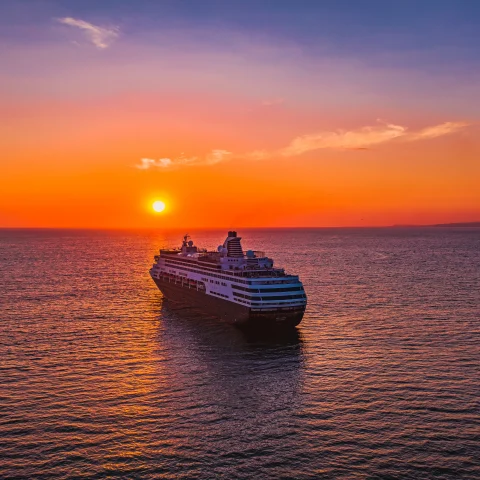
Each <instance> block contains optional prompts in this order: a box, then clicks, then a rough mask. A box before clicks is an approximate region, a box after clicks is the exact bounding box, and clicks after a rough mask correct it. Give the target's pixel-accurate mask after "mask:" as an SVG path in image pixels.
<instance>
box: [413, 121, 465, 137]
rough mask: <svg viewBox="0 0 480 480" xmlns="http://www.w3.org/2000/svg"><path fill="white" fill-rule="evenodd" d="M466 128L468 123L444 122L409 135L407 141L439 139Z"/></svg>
mask: <svg viewBox="0 0 480 480" xmlns="http://www.w3.org/2000/svg"><path fill="white" fill-rule="evenodd" d="M465 127H468V123H465V122H445V123H441V124H440V125H435V126H433V127H427V128H424V129H423V130H420V131H419V132H416V133H411V134H409V136H408V140H423V139H429V138H436V137H441V136H443V135H449V134H451V133H455V132H458V131H459V130H461V129H463V128H465Z"/></svg>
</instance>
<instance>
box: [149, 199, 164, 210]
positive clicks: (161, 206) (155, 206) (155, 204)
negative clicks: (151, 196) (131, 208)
mask: <svg viewBox="0 0 480 480" xmlns="http://www.w3.org/2000/svg"><path fill="white" fill-rule="evenodd" d="M152 208H153V209H154V210H155V211H156V212H158V213H160V212H163V211H164V210H165V204H164V203H163V202H161V201H160V200H157V201H155V202H153V204H152Z"/></svg>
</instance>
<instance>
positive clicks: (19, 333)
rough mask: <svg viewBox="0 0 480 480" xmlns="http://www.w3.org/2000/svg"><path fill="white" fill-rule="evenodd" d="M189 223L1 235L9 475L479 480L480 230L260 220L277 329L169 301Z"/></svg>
mask: <svg viewBox="0 0 480 480" xmlns="http://www.w3.org/2000/svg"><path fill="white" fill-rule="evenodd" d="M220 234H221V233H220V232H196V234H195V239H196V240H197V239H198V243H199V244H200V245H204V246H206V247H207V248H212V249H213V248H215V245H216V244H217V243H218V236H219V235H220ZM177 238H178V232H172V233H171V234H170V233H163V234H160V233H158V232H100V231H97V232H96V231H77V232H75V231H30V232H29V231H22V232H18V231H8V232H5V231H3V232H2V231H0V291H1V292H2V296H1V297H0V318H1V319H2V320H1V322H0V369H1V375H0V439H1V440H0V478H2V479H3V478H25V479H33V478H35V479H36V478H45V479H47V478H81V477H85V478H99V479H101V478H135V479H137V478H138V479H150V478H205V479H207V478H228V479H230V478H232V479H234V478H295V479H297V478H298V479H303V478H445V479H459V478H468V479H472V478H480V468H479V464H478V461H477V460H476V459H477V458H478V457H479V455H478V453H479V450H478V444H479V443H478V442H479V436H478V415H479V410H478V398H480V370H479V365H480V342H479V341H478V338H479V335H480V330H479V328H480V327H479V323H478V305H479V304H480V284H479V281H480V279H479V276H478V265H479V264H480V231H479V230H469V229H466V230H465V229H464V230H461V231H454V230H443V229H435V230H429V229H412V230H410V229H373V230H369V229H356V230H348V229H347V230H282V231H281V232H278V231H276V232H269V231H267V230H257V231H249V232H245V234H244V238H245V239H247V238H248V239H249V242H251V245H252V246H253V245H254V246H255V247H258V248H260V249H261V250H266V251H268V252H271V255H272V256H273V258H275V260H276V261H278V264H279V265H282V266H285V268H286V269H287V271H289V272H295V274H298V275H299V276H300V278H301V280H302V282H303V284H304V286H305V292H306V294H307V296H308V305H307V309H306V311H305V315H304V318H303V320H302V322H301V324H300V325H299V326H298V327H296V328H294V329H293V331H291V332H290V333H288V332H287V334H286V336H285V335H283V336H280V337H278V336H273V337H272V336H271V335H270V334H271V332H269V335H268V336H267V337H261V336H260V337H259V336H258V334H254V335H252V334H246V333H244V332H243V331H241V330H239V329H237V328H235V327H233V326H232V325H229V324H227V323H225V322H224V321H222V320H221V319H216V318H214V317H209V316H206V315H204V314H199V313H198V311H196V310H194V309H193V308H191V307H185V306H180V305H179V304H175V303H173V302H170V301H169V300H167V299H166V298H164V297H163V296H162V293H161V292H159V290H158V289H157V288H156V286H155V285H154V284H153V282H152V279H151V277H150V275H149V274H148V263H149V259H150V258H151V256H152V255H153V254H154V252H156V251H157V250H158V248H166V247H168V246H169V245H175V242H176V240H177ZM285 245H289V246H291V245H294V246H295V254H294V255H292V252H291V250H290V249H287V248H285ZM248 246H250V245H248Z"/></svg>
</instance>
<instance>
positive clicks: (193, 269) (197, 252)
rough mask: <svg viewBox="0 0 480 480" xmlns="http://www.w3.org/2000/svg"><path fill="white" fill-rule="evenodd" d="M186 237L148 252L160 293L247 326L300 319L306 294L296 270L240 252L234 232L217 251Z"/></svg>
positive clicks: (289, 323) (275, 326) (253, 253)
mask: <svg viewBox="0 0 480 480" xmlns="http://www.w3.org/2000/svg"><path fill="white" fill-rule="evenodd" d="M189 238H190V237H189V236H188V235H185V236H184V238H183V242H182V246H181V248H176V249H171V250H163V249H162V250H160V255H156V256H155V257H154V258H155V263H154V264H153V267H152V268H151V269H150V275H151V277H152V279H153V280H154V282H155V283H156V284H157V286H158V288H159V289H160V290H161V292H162V293H163V295H164V296H165V298H167V299H171V300H172V301H178V302H182V303H184V304H188V305H192V306H195V307H197V308H199V309H201V310H202V311H204V312H206V313H207V314H211V315H213V316H216V317H221V318H222V319H224V320H226V321H227V322H229V323H232V324H235V325H237V326H239V327H244V328H249V329H250V328H253V329H264V328H270V329H272V328H273V329H274V330H280V329H284V328H291V327H294V326H296V325H298V324H299V323H300V322H301V320H302V318H303V314H304V312H305V307H306V305H307V296H306V295H305V290H304V288H303V285H302V282H301V281H300V280H299V278H298V276H297V275H288V274H287V273H285V271H284V269H283V268H274V266H273V260H272V259H271V258H268V257H267V256H265V254H264V253H263V252H259V251H253V250H247V251H246V252H244V251H243V250H242V244H241V238H240V237H238V236H237V232H228V236H227V239H226V240H225V242H223V244H222V245H220V246H219V247H218V249H217V251H207V250H205V249H200V248H197V247H196V246H195V245H194V243H193V241H192V240H189Z"/></svg>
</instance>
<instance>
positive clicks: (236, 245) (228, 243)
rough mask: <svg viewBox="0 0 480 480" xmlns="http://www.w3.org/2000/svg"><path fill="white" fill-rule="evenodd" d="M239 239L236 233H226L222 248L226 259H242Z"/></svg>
mask: <svg viewBox="0 0 480 480" xmlns="http://www.w3.org/2000/svg"><path fill="white" fill-rule="evenodd" d="M240 240H241V238H240V237H237V232H228V237H227V239H226V240H225V242H224V244H223V247H224V248H226V249H227V257H243V251H242V245H241V243H240Z"/></svg>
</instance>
